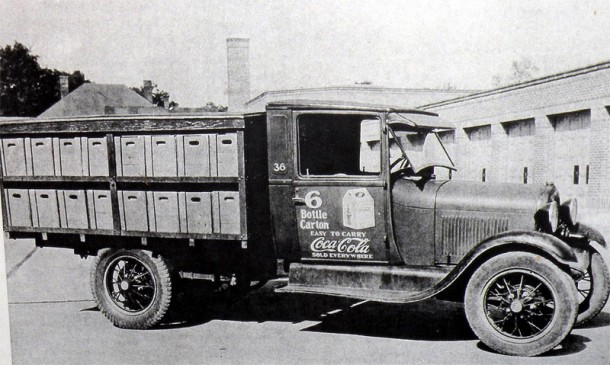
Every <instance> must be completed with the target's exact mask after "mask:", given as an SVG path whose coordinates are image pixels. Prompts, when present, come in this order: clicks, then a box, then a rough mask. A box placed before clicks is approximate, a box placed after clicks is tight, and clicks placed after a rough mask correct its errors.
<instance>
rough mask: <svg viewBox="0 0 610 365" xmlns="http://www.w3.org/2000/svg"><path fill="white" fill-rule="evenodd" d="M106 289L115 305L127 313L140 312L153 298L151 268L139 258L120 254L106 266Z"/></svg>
mask: <svg viewBox="0 0 610 365" xmlns="http://www.w3.org/2000/svg"><path fill="white" fill-rule="evenodd" d="M104 276H105V278H106V290H107V291H108V293H109V294H110V298H111V299H112V301H113V302H114V304H116V306H117V307H119V308H120V309H122V310H124V311H125V312H127V313H133V314H137V313H141V312H143V311H146V310H147V309H148V308H150V306H151V305H152V304H153V302H154V299H155V295H156V292H155V287H156V284H155V278H154V276H153V275H152V272H151V269H150V268H149V267H148V266H147V265H146V264H145V263H144V262H142V261H141V260H140V259H138V258H136V257H130V256H121V257H118V258H116V259H115V260H113V261H112V262H111V263H110V264H109V265H108V267H107V269H106V273H105V275H104Z"/></svg>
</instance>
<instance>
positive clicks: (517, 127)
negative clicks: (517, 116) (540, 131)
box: [502, 118, 536, 137]
mask: <svg viewBox="0 0 610 365" xmlns="http://www.w3.org/2000/svg"><path fill="white" fill-rule="evenodd" d="M502 127H504V130H505V131H506V134H507V135H508V136H509V137H525V136H533V135H535V134H536V122H535V120H534V118H531V119H522V120H515V121H511V122H504V123H502Z"/></svg>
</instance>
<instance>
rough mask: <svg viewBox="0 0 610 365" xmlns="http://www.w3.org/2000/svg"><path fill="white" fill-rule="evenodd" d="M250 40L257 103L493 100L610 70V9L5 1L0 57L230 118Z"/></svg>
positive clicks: (552, 4) (585, 4) (577, 4)
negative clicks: (441, 93) (28, 54)
mask: <svg viewBox="0 0 610 365" xmlns="http://www.w3.org/2000/svg"><path fill="white" fill-rule="evenodd" d="M231 37H243V38H249V39H250V73H251V96H252V97H255V96H256V95H258V94H260V93H262V92H264V91H268V90H282V89H296V88H305V87H322V86H343V85H353V84H354V83H356V82H363V81H368V82H371V83H372V84H373V85H374V86H380V87H399V88H442V87H446V86H448V85H450V86H452V87H455V88H458V89H488V88H491V87H493V86H494V76H500V77H501V78H506V77H507V76H508V75H509V74H510V72H511V64H512V62H513V61H521V60H529V61H531V63H532V64H533V65H535V66H536V67H537V68H538V70H539V71H538V73H537V75H538V76H545V75H549V74H554V73H559V72H563V71H568V70H571V69H575V68H580V67H584V66H588V65H592V64H596V63H600V62H604V61H610V3H608V2H607V1H587V0H581V1H521V0H517V1H495V0H487V1H466V0H460V1H430V0H428V1H418V0H411V1H355V0H352V1H328V0H327V1H273V0H267V1H233V0H224V1H205V0H199V1H175V0H174V1H172V0H164V1H157V0H147V1H114V0H104V1H84V0H53V1H51V0H0V46H4V45H12V44H13V43H14V42H15V41H17V42H20V43H22V44H24V45H26V46H27V47H28V48H30V49H31V51H32V53H33V54H36V55H38V56H39V63H40V64H41V65H42V66H43V67H48V68H55V69H59V70H62V71H67V72H72V71H75V70H80V71H81V72H83V73H84V74H85V76H86V77H87V78H88V79H89V80H91V81H92V82H96V83H108V84H125V85H127V86H141V85H142V80H145V79H150V80H153V82H154V83H155V84H157V85H158V88H159V89H162V90H165V91H167V92H169V93H170V95H171V99H172V100H174V101H176V102H178V103H179V104H180V105H181V106H201V105H204V104H206V103H207V102H209V101H212V102H214V103H216V104H221V105H227V91H226V90H227V65H226V39H227V38H231Z"/></svg>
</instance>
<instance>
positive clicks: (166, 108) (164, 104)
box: [163, 96, 169, 110]
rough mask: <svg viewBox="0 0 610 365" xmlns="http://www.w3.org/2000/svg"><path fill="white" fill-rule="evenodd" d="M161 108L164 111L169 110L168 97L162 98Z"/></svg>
mask: <svg viewBox="0 0 610 365" xmlns="http://www.w3.org/2000/svg"><path fill="white" fill-rule="evenodd" d="M163 107H164V108H165V110H169V96H164V97H163Z"/></svg>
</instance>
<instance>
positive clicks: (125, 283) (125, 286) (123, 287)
mask: <svg viewBox="0 0 610 365" xmlns="http://www.w3.org/2000/svg"><path fill="white" fill-rule="evenodd" d="M120 287H121V290H123V291H125V290H129V287H130V285H129V282H128V281H127V280H123V281H121V284H120Z"/></svg>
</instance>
